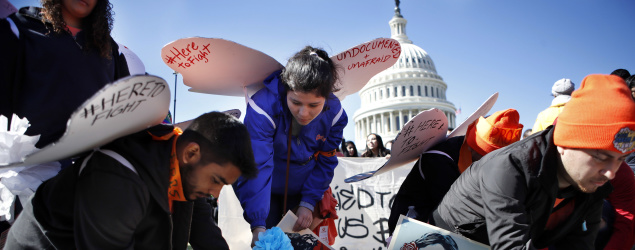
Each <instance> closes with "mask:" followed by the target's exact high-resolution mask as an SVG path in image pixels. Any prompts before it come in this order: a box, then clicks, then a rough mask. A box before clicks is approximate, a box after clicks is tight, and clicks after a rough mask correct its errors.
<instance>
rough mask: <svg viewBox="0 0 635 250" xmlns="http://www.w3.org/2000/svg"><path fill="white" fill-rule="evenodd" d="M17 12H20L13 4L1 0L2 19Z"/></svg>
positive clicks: (0, 16) (0, 13)
mask: <svg viewBox="0 0 635 250" xmlns="http://www.w3.org/2000/svg"><path fill="white" fill-rule="evenodd" d="M16 12H18V9H16V8H15V6H13V4H11V3H10V2H9V1H7V0H0V19H2V18H5V17H8V16H9V15H11V14H13V13H16Z"/></svg>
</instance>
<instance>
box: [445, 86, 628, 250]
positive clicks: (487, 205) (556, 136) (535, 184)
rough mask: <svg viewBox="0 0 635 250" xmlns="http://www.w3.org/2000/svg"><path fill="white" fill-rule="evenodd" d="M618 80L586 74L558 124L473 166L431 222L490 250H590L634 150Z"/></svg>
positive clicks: (624, 91) (625, 92)
mask: <svg viewBox="0 0 635 250" xmlns="http://www.w3.org/2000/svg"><path fill="white" fill-rule="evenodd" d="M618 79H619V78H618V77H616V76H609V75H590V76H587V77H586V78H585V79H584V80H583V82H582V86H581V87H580V89H579V90H576V91H575V92H574V93H573V95H572V99H571V101H570V102H569V103H568V104H567V108H566V109H565V110H564V111H563V112H562V113H561V114H560V116H559V117H558V121H557V124H556V125H555V126H552V127H548V128H547V129H546V130H544V131H541V132H538V133H535V134H532V135H531V136H529V137H527V138H526V139H524V140H521V141H520V142H517V143H514V144H512V145H510V146H508V147H506V148H504V149H501V150H498V151H495V152H492V153H490V154H488V155H486V156H485V157H483V158H482V159H481V160H479V161H478V162H476V163H474V164H473V165H472V166H470V167H469V168H468V169H467V170H466V171H465V172H464V173H463V174H461V176H460V177H459V178H458V179H457V181H456V182H455V183H454V184H453V185H452V187H451V188H450V191H449V192H448V193H447V194H446V196H445V197H444V198H443V201H442V202H441V204H439V206H438V208H437V210H435V211H434V212H433V223H434V224H435V225H437V226H439V227H441V228H444V229H447V230H450V231H453V232H457V233H460V234H462V235H463V236H466V237H468V238H470V239H473V240H476V241H479V242H482V243H485V244H489V245H490V246H491V247H492V249H512V248H518V249H525V248H528V249H531V247H536V248H545V247H550V246H554V247H556V248H559V249H560V248H562V249H593V247H594V243H595V239H596V236H597V233H598V229H599V227H600V215H601V212H602V205H603V203H604V198H605V197H607V196H608V195H609V194H610V193H611V191H612V190H613V187H612V186H611V185H610V184H607V182H608V181H609V180H611V179H614V178H615V173H616V172H617V170H618V169H619V166H620V164H622V161H623V160H624V158H626V155H628V153H630V152H633V150H635V138H633V137H631V136H629V135H630V134H631V133H633V132H632V131H635V103H633V102H632V100H631V98H630V93H629V92H628V90H627V88H626V87H625V86H624V83H623V80H621V79H619V80H618ZM606 100H613V101H614V102H617V103H620V105H617V107H616V105H613V104H614V103H611V102H607V101H606ZM591 125H592V126H591Z"/></svg>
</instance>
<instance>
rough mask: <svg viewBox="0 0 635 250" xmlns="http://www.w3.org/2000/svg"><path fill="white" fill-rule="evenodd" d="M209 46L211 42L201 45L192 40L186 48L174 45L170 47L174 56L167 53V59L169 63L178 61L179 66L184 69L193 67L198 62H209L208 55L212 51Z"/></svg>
mask: <svg viewBox="0 0 635 250" xmlns="http://www.w3.org/2000/svg"><path fill="white" fill-rule="evenodd" d="M209 46H210V44H209V43H208V44H207V45H203V46H202V47H201V46H199V45H197V44H196V42H191V43H188V44H187V46H185V48H176V47H172V49H170V53H172V56H170V55H166V57H165V61H166V62H167V63H168V64H175V63H176V64H177V67H179V68H184V69H186V68H189V67H192V66H194V65H195V64H196V63H198V62H203V63H207V62H209V59H207V55H209V54H210V53H211V51H210V49H209Z"/></svg>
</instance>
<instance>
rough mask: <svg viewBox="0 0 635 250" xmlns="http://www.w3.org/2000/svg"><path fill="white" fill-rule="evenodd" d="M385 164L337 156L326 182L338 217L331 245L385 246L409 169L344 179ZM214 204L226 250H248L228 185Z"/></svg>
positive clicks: (242, 223)
mask: <svg viewBox="0 0 635 250" xmlns="http://www.w3.org/2000/svg"><path fill="white" fill-rule="evenodd" d="M385 163H386V159H385V158H381V157H338V165H337V167H336V168H335V172H334V174H333V180H332V181H331V184H330V187H331V189H332V190H333V195H334V196H335V198H336V199H337V202H338V205H337V208H336V209H337V215H338V217H339V218H338V219H336V220H335V227H336V228H337V234H338V235H337V237H335V244H333V246H332V247H333V248H335V249H338V250H346V249H349V250H352V249H377V250H378V249H384V250H385V249H386V248H385V244H386V243H385V240H386V238H388V236H389V235H388V217H389V216H390V208H391V207H392V202H393V201H394V200H395V195H396V194H397V192H398V191H399V188H400V187H401V183H403V181H404V180H405V179H406V176H407V175H408V173H409V172H410V168H397V169H395V170H393V171H390V172H388V173H385V174H382V175H379V176H376V177H374V178H371V179H368V180H366V181H360V182H354V183H345V182H344V179H345V177H346V176H351V175H353V174H356V173H361V172H367V171H371V170H375V169H377V168H379V167H381V166H383V165H384V164H385ZM218 204H219V205H218V226H219V227H220V228H221V231H222V232H223V237H224V238H225V239H226V240H227V244H229V249H237V250H243V249H245V250H247V249H251V247H249V246H250V244H251V237H252V235H251V230H250V226H249V223H247V222H246V221H245V219H244V218H243V212H244V211H243V209H242V207H241V206H240V202H239V201H238V198H236V194H235V193H234V191H233V189H232V186H225V187H223V189H222V190H221V194H220V196H219V198H218ZM279 226H280V225H279ZM318 236H319V235H318Z"/></svg>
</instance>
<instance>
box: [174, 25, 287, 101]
mask: <svg viewBox="0 0 635 250" xmlns="http://www.w3.org/2000/svg"><path fill="white" fill-rule="evenodd" d="M161 58H162V59H163V62H164V63H165V64H167V65H168V66H169V67H170V68H171V69H173V70H174V71H176V72H179V73H180V74H181V75H183V83H184V84H185V85H187V86H190V87H191V88H190V91H192V92H200V93H208V94H215V95H228V96H244V93H243V86H245V87H247V92H248V94H249V95H252V94H254V93H256V91H258V90H259V89H260V88H262V87H263V86H264V85H263V84H262V81H263V80H264V79H265V78H266V77H267V76H269V75H270V74H271V73H273V72H274V71H276V70H279V69H282V65H281V64H280V63H278V61H276V59H273V57H270V56H268V55H267V54H265V53H262V52H260V51H258V50H255V49H252V48H249V47H246V46H243V45H241V44H238V43H235V42H232V41H227V40H224V39H220V38H203V37H191V38H183V39H179V40H176V41H174V42H171V43H168V44H167V45H165V46H163V48H162V49H161Z"/></svg>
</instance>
